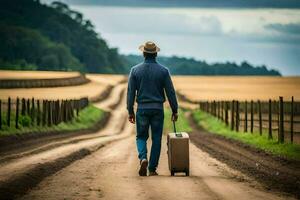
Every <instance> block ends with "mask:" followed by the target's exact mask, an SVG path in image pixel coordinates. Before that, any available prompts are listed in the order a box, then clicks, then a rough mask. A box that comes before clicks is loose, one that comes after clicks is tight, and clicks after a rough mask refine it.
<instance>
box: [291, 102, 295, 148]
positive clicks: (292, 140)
mask: <svg viewBox="0 0 300 200" xmlns="http://www.w3.org/2000/svg"><path fill="white" fill-rule="evenodd" d="M293 142H294V97H292V102H291V143H293Z"/></svg>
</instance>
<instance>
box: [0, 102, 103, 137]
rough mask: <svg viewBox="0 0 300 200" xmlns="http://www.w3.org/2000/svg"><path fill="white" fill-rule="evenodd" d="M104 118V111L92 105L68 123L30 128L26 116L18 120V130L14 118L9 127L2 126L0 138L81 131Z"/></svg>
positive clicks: (28, 119) (29, 120)
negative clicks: (34, 133) (35, 133)
mask: <svg viewBox="0 0 300 200" xmlns="http://www.w3.org/2000/svg"><path fill="white" fill-rule="evenodd" d="M103 117H104V111H102V110H100V109H99V108H96V107H95V106H93V105H89V106H88V107H86V108H84V109H83V110H81V111H80V113H79V116H78V117H75V118H74V119H73V120H72V121H70V122H68V123H64V122H62V123H60V124H58V125H52V126H50V127H48V126H37V125H36V123H35V125H33V126H30V123H31V119H30V118H29V117H28V116H25V117H23V118H22V119H20V121H22V122H21V123H19V126H20V128H19V129H16V128H15V122H14V121H13V120H14V116H12V119H11V126H10V127H8V126H3V128H2V130H0V137H1V136H5V135H21V134H26V133H31V132H38V133H45V132H50V131H75V130H82V129H87V128H90V127H92V126H93V125H94V124H95V123H97V122H98V121H99V120H101V119H102V118H103Z"/></svg>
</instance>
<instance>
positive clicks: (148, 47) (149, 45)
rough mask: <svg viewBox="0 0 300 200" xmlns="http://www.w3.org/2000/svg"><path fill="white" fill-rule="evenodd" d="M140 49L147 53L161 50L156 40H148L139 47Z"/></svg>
mask: <svg viewBox="0 0 300 200" xmlns="http://www.w3.org/2000/svg"><path fill="white" fill-rule="evenodd" d="M139 50H141V51H142V52H146V53H157V52H159V51H160V48H159V47H158V46H156V45H155V43H154V42H150V41H148V42H146V43H145V44H142V45H141V46H140V47H139Z"/></svg>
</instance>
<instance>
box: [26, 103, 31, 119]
mask: <svg viewBox="0 0 300 200" xmlns="http://www.w3.org/2000/svg"><path fill="white" fill-rule="evenodd" d="M26 109H27V115H28V116H30V102H29V99H27V105H26Z"/></svg>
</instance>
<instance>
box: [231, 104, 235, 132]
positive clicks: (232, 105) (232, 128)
mask: <svg viewBox="0 0 300 200" xmlns="http://www.w3.org/2000/svg"><path fill="white" fill-rule="evenodd" d="M230 115H231V130H234V100H232V102H231V111H230Z"/></svg>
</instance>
